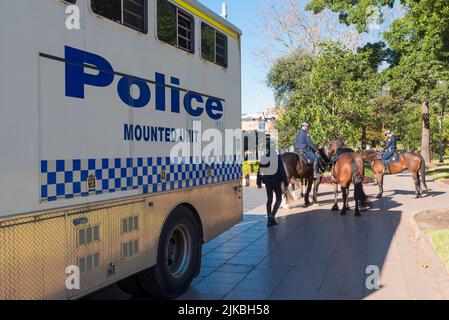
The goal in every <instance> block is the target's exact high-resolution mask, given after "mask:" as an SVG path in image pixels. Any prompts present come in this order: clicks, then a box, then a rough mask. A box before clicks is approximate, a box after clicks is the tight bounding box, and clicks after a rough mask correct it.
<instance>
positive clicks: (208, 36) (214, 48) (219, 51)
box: [201, 23, 228, 68]
mask: <svg viewBox="0 0 449 320" xmlns="http://www.w3.org/2000/svg"><path fill="white" fill-rule="evenodd" d="M201 55H202V57H203V58H204V59H206V60H207V61H210V62H213V63H215V64H217V65H219V66H222V67H225V68H227V67H228V38H227V37H226V35H224V34H222V33H221V32H218V31H217V30H216V29H215V28H212V27H211V26H209V25H208V24H206V23H202V25H201Z"/></svg>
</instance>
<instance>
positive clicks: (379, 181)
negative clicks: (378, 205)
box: [376, 173, 384, 199]
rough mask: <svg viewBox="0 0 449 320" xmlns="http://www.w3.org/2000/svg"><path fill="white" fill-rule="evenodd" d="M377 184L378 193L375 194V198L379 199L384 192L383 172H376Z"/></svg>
mask: <svg viewBox="0 0 449 320" xmlns="http://www.w3.org/2000/svg"><path fill="white" fill-rule="evenodd" d="M376 180H377V184H378V185H379V194H378V195H377V196H376V198H377V199H381V198H382V196H383V194H384V174H383V173H376Z"/></svg>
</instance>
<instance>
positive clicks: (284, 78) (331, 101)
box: [268, 43, 381, 148]
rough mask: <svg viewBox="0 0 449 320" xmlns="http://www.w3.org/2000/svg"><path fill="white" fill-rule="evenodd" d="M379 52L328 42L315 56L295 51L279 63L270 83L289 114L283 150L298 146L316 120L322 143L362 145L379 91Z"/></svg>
mask: <svg viewBox="0 0 449 320" xmlns="http://www.w3.org/2000/svg"><path fill="white" fill-rule="evenodd" d="M373 52H374V50H372V49H370V48H365V49H364V50H360V51H359V52H358V53H354V52H352V51H350V50H347V49H345V48H343V46H341V45H340V44H338V43H326V44H322V45H321V48H320V51H319V54H318V55H317V56H316V57H314V58H311V57H307V56H304V55H301V54H299V53H295V54H293V55H291V56H287V57H283V58H282V59H280V60H279V61H278V62H277V63H276V64H275V65H274V67H273V69H272V71H271V73H270V75H269V78H268V84H269V85H270V86H271V87H272V88H273V89H274V91H275V94H276V96H277V97H278V100H279V101H281V102H282V104H281V105H282V106H283V107H284V108H285V111H286V112H285V113H284V114H283V115H282V117H281V118H280V121H279V135H280V139H279V140H280V141H279V143H280V147H281V148H288V147H289V146H291V145H292V143H293V141H294V139H295V134H296V132H297V131H298V129H299V128H300V127H301V123H302V122H303V121H304V120H307V121H309V122H311V124H312V126H311V136H312V137H313V139H314V141H315V142H316V143H317V144H322V143H324V142H328V141H329V140H331V139H334V138H338V137H344V138H345V140H346V141H347V143H348V144H351V145H353V146H360V141H361V137H362V130H363V128H366V127H367V126H368V125H369V124H370V123H371V121H372V119H371V116H372V114H373V108H374V103H373V101H374V97H375V94H376V93H377V92H378V91H379V81H378V79H377V74H376V69H377V65H373V61H374V60H373V58H372V54H373ZM298 59H301V61H298ZM379 60H381V59H379ZM292 74H294V75H296V78H293V79H292V77H291V75H292ZM293 80H294V81H293Z"/></svg>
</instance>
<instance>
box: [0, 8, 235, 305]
mask: <svg viewBox="0 0 449 320" xmlns="http://www.w3.org/2000/svg"><path fill="white" fill-rule="evenodd" d="M66 11H67V12H66ZM68 14H73V16H69V15H68ZM77 17H79V22H80V23H79V28H78V27H77V21H76V20H77ZM67 19H70V21H66V20H67ZM71 23H72V24H71ZM70 26H72V27H70ZM0 30H1V31H0V146H1V153H0V299H76V298H79V297H82V296H85V295H86V294H89V293H91V292H93V291H96V290H98V289H100V288H102V287H105V286H108V285H110V284H113V283H118V284H119V286H120V287H121V288H122V289H123V290H125V291H127V292H129V293H137V292H144V293H147V294H149V295H152V296H156V297H163V298H174V297H176V296H179V295H180V294H182V293H183V292H184V291H185V290H186V289H187V288H188V287H189V285H190V283H191V281H192V279H193V278H194V277H195V276H196V275H197V274H198V273H199V268H200V263H201V256H202V250H201V248H202V245H203V244H204V243H205V242H207V241H209V240H211V239H213V238H215V237H216V236H218V235H219V234H220V233H222V232H223V231H225V230H226V229H228V228H230V227H231V226H233V225H234V224H236V223H238V222H239V221H241V219H242V211H243V208H242V194H241V193H242V190H241V151H240V148H241V146H240V137H239V134H238V131H239V129H240V115H241V65H240V63H241V61H240V38H241V32H240V31H239V29H238V28H236V27H235V26H233V25H232V24H231V23H229V22H228V21H227V20H226V19H223V18H222V17H220V16H219V15H217V14H214V13H213V12H212V11H211V10H209V9H207V8H206V7H205V6H203V5H202V4H200V3H199V2H197V1H194V0H71V1H62V0H39V1H29V0H14V1H0ZM217 131H218V133H221V134H219V135H218V136H219V138H217V134H215V133H216V132H217ZM228 131H229V132H231V134H228V133H227V132H228ZM214 137H215V140H216V139H221V141H218V144H217V141H215V143H214V146H215V147H214V148H211V147H210V142H211V140H213V138H214ZM229 140H231V142H230V141H229ZM217 145H218V146H219V147H217ZM229 146H231V147H229Z"/></svg>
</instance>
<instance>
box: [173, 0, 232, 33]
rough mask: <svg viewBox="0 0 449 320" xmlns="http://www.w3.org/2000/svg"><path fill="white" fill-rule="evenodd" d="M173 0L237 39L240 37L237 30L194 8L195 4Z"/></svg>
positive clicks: (182, 0)
mask: <svg viewBox="0 0 449 320" xmlns="http://www.w3.org/2000/svg"><path fill="white" fill-rule="evenodd" d="M172 1H173V2H174V3H176V4H177V5H179V6H181V7H183V8H184V9H186V10H188V11H190V12H191V13H193V14H195V15H196V16H198V17H200V18H201V19H203V20H204V21H206V22H208V23H210V24H211V25H213V26H214V27H216V28H218V29H219V30H221V31H223V32H225V33H227V34H228V35H230V36H231V37H233V38H235V39H238V38H239V34H238V33H236V32H235V31H233V30H231V29H230V28H228V27H226V26H224V25H223V24H221V23H220V22H218V21H216V20H214V19H213V18H211V17H209V16H208V15H206V14H205V13H204V12H202V11H200V10H198V9H196V8H194V7H193V6H191V5H190V4H188V3H187V2H185V1H184V0H172Z"/></svg>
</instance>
